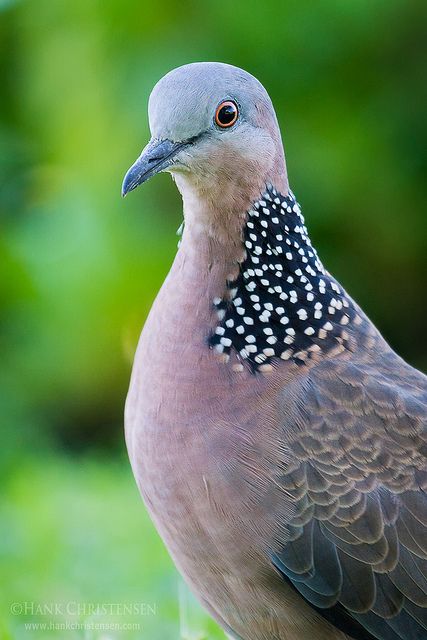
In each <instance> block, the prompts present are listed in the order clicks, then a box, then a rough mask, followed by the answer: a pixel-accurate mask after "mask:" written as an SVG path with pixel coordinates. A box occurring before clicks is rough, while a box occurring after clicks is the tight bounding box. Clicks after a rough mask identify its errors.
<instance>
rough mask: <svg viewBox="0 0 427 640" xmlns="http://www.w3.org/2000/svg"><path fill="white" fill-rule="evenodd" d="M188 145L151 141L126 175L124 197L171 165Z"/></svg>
mask: <svg viewBox="0 0 427 640" xmlns="http://www.w3.org/2000/svg"><path fill="white" fill-rule="evenodd" d="M186 144H187V143H186V142H172V140H156V139H154V140H150V142H149V143H148V144H147V146H146V147H145V149H144V150H143V152H142V153H141V155H140V156H139V158H138V160H137V161H136V162H135V163H134V164H133V165H132V166H131V168H130V169H129V171H128V172H127V174H126V175H125V177H124V180H123V184H122V196H123V197H124V196H125V195H126V194H127V193H129V191H133V190H134V189H136V187H138V186H139V185H140V184H142V183H143V182H146V181H147V180H149V178H151V177H152V176H154V175H155V174H156V173H159V172H160V171H163V170H164V169H166V167H168V166H169V165H171V164H172V163H173V160H174V158H175V156H176V154H177V153H178V152H179V151H180V150H181V149H182V148H183V147H184V146H185V145H186Z"/></svg>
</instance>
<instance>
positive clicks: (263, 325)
mask: <svg viewBox="0 0 427 640" xmlns="http://www.w3.org/2000/svg"><path fill="white" fill-rule="evenodd" d="M239 221H240V229H239V232H236V236H235V237H233V236H231V237H230V238H229V241H228V242H222V241H221V239H218V238H212V237H210V236H209V234H206V233H203V231H202V229H201V228H198V227H197V226H195V225H193V224H190V225H189V226H188V228H187V230H186V233H185V234H184V235H185V237H184V243H183V245H184V246H183V251H184V253H186V255H187V258H188V260H189V262H191V263H192V266H193V267H194V268H195V269H196V270H197V269H200V270H201V271H202V272H203V273H204V274H205V276H206V277H205V281H206V282H207V283H208V284H207V287H206V293H207V295H208V296H209V297H210V301H209V303H210V304H211V305H212V306H213V307H214V308H216V319H215V320H214V326H211V327H207V328H206V330H207V334H208V335H209V332H210V338H209V344H210V346H211V347H212V348H214V349H215V350H216V351H218V352H219V353H221V354H222V357H223V358H224V357H225V359H227V357H228V356H229V355H233V360H235V359H236V358H237V360H238V361H239V362H240V363H242V362H244V361H246V362H248V363H249V364H250V365H251V367H252V369H259V370H261V371H268V370H269V368H271V366H272V363H274V361H276V362H277V359H282V360H292V361H294V362H295V363H297V364H301V363H306V362H307V361H308V360H310V359H311V358H314V357H316V355H318V354H320V353H322V352H323V353H325V352H329V353H330V352H332V351H333V352H336V353H339V352H341V351H344V350H345V349H347V348H352V343H353V336H352V330H353V329H354V326H355V325H361V324H362V323H363V322H364V319H363V317H362V316H361V315H360V312H359V310H358V308H357V307H356V305H355V304H354V303H353V301H352V300H351V299H350V298H349V297H348V296H347V294H346V293H345V291H344V289H343V288H342V287H341V286H340V285H339V284H338V283H337V282H336V281H335V280H334V279H333V278H332V277H331V276H330V275H329V274H328V273H327V272H326V271H325V269H324V268H323V265H322V263H321V262H320V260H319V258H318V256H317V253H316V251H315V249H314V248H313V247H312V245H311V242H310V239H309V237H308V233H307V229H306V227H305V223H304V218H303V216H302V214H301V210H300V207H299V205H298V204H297V202H296V200H295V198H294V196H293V194H292V193H291V192H289V193H288V194H287V195H286V196H284V195H282V194H281V193H279V192H278V191H277V190H276V189H275V188H274V187H272V186H271V185H269V186H267V188H266V189H265V188H264V191H263V192H262V195H261V196H258V198H257V199H256V200H255V201H254V202H253V204H252V207H251V208H250V209H248V210H246V211H244V212H243V214H241V216H240V219H239ZM212 296H213V297H212ZM214 318H215V315H214Z"/></svg>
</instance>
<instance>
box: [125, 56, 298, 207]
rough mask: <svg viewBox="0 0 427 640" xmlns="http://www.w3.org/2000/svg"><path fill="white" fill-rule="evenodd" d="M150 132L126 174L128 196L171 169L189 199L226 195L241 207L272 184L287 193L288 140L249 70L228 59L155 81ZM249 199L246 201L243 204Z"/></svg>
mask: <svg viewBox="0 0 427 640" xmlns="http://www.w3.org/2000/svg"><path fill="white" fill-rule="evenodd" d="M148 114H149V124H150V130H151V134H152V138H151V140H150V142H149V143H148V144H147V146H146V147H145V148H144V150H143V152H142V153H141V155H140V157H139V158H138V159H137V161H136V162H135V163H134V165H133V166H132V167H131V168H130V169H129V171H128V172H127V174H126V176H125V179H124V182H123V187H122V194H123V195H126V194H127V193H128V192H129V191H132V190H133V189H135V188H136V187H137V186H138V185H140V184H141V183H143V182H145V181H146V180H148V179H149V178H151V177H152V176H153V175H155V174H156V173H159V172H162V171H167V172H170V173H171V174H172V175H173V177H174V179H175V181H176V183H177V186H178V188H179V190H180V191H181V193H182V195H183V197H184V210H185V204H186V200H187V201H188V200H191V201H192V202H193V203H194V201H195V200H200V199H202V200H203V199H204V200H205V201H206V202H207V203H209V202H210V203H211V204H212V203H214V202H215V203H216V205H217V206H218V203H219V201H220V200H221V194H224V193H226V194H227V200H226V202H228V206H229V205H230V202H232V203H235V205H236V206H238V207H242V206H246V204H248V205H249V204H250V200H251V199H253V198H256V197H258V196H259V194H260V193H261V191H262V189H263V188H264V187H265V185H266V184H267V183H269V182H271V183H275V186H276V187H277V188H278V189H280V190H281V191H282V192H283V193H286V191H287V178H286V169H285V162H284V155H283V146H282V141H281V137H280V131H279V127H278V124H277V119H276V115H275V112H274V108H273V105H272V103H271V100H270V98H269V96H268V94H267V92H266V90H265V89H264V87H263V86H262V85H261V83H260V82H259V81H258V80H257V79H256V78H254V77H253V76H252V75H250V74H249V73H247V72H246V71H243V70H242V69H239V68H237V67H233V66H231V65H228V64H223V63H216V62H201V63H193V64H188V65H184V66H182V67H178V68H177V69H174V70H173V71H170V72H169V73H168V74H166V75H165V76H164V77H163V78H162V79H161V80H160V81H159V82H158V83H157V84H156V86H155V87H154V89H153V91H152V93H151V96H150V98H149V105H148ZM246 201H248V202H246Z"/></svg>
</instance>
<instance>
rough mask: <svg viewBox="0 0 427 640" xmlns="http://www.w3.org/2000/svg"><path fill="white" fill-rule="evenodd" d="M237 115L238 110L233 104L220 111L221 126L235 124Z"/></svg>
mask: <svg viewBox="0 0 427 640" xmlns="http://www.w3.org/2000/svg"><path fill="white" fill-rule="evenodd" d="M235 114H236V108H235V107H233V105H231V104H227V105H225V106H224V107H222V108H221V109H220V110H219V113H218V120H219V121H220V123H221V124H230V122H233V120H234V117H235Z"/></svg>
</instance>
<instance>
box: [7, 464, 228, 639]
mask: <svg viewBox="0 0 427 640" xmlns="http://www.w3.org/2000/svg"><path fill="white" fill-rule="evenodd" d="M29 479H31V482H30V483H29ZM0 583H1V584H2V585H7V593H6V596H7V597H4V596H5V594H2V596H3V597H2V598H0V638H1V640H9V639H10V638H14V639H16V640H29V639H30V640H46V638H49V639H50V640H64V638H67V640H77V638H84V639H85V640H113V638H114V639H115V638H120V639H123V640H137V639H138V640H139V639H141V638H146V639H147V640H169V639H171V640H181V639H182V640H206V639H207V638H209V640H214V639H215V638H218V639H220V638H221V639H223V638H224V636H223V634H222V633H221V632H220V631H219V630H218V629H217V628H216V625H215V624H214V623H213V622H212V621H211V620H210V619H209V617H208V616H207V614H205V613H204V612H203V611H202V609H201V607H200V606H199V605H197V604H196V603H195V602H194V600H193V598H192V597H191V596H190V594H189V593H188V590H187V588H186V587H184V586H182V587H181V588H179V584H180V583H179V581H178V577H177V574H176V571H175V570H174V568H173V565H172V561H171V560H170V558H169V556H168V554H167V553H166V551H165V549H164V547H163V545H162V542H161V540H160V538H159V537H158V536H156V535H153V529H152V525H151V522H150V520H149V518H148V515H147V514H146V513H145V511H144V510H143V509H141V501H140V497H139V494H138V490H137V488H136V486H135V484H134V482H133V479H132V472H131V470H130V467H129V465H128V464H123V462H121V461H112V460H111V459H109V458H105V457H104V458H99V457H96V458H94V457H93V456H91V458H87V457H83V458H82V459H81V460H80V464H79V465H76V464H75V463H74V462H72V461H70V459H67V458H65V457H62V456H59V457H58V458H57V459H56V460H52V459H48V460H45V461H44V464H43V465H40V463H39V462H37V461H35V460H31V459H28V458H25V459H24V460H23V461H22V464H21V465H20V467H19V469H18V470H17V471H16V473H15V474H14V475H13V476H12V477H11V478H10V479H9V481H8V482H7V483H6V484H5V486H3V487H2V504H1V505H0ZM181 584H182V585H183V583H181ZM180 594H181V597H180ZM183 599H185V600H187V599H188V604H189V605H191V612H190V615H188V611H186V610H185V609H184V605H183ZM52 605H56V606H52ZM97 605H99V606H97ZM49 607H50V608H49ZM187 609H188V606H187ZM35 624H37V625H40V628H34V627H33V625H35ZM61 624H62V625H64V624H68V625H69V628H67V629H66V631H65V632H64V630H61V627H60V626H59V625H61ZM95 624H98V625H117V626H118V627H119V628H118V630H117V631H116V630H115V629H114V628H113V630H112V631H109V630H106V631H104V632H103V631H96V630H95V631H92V630H91V628H90V627H91V625H95ZM30 625H31V626H30ZM41 625H48V626H47V627H46V628H45V629H43V627H42V626H41ZM49 625H52V626H53V625H55V626H56V628H50V626H49ZM71 625H74V626H76V627H77V625H86V627H87V629H86V630H83V629H81V628H75V629H73V628H70V627H71ZM125 625H132V626H125Z"/></svg>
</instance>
